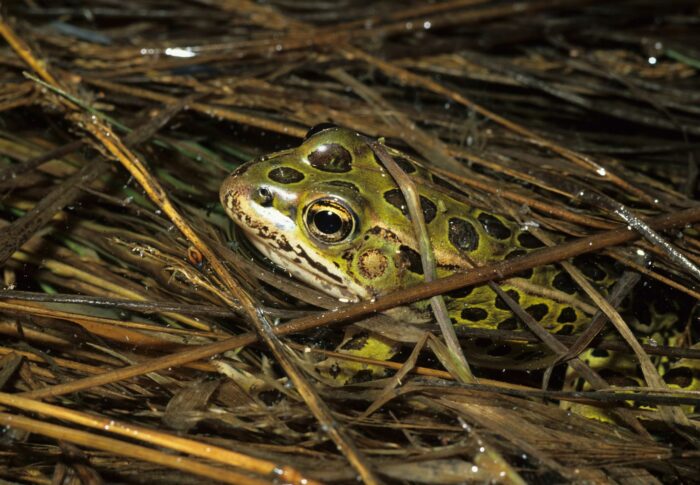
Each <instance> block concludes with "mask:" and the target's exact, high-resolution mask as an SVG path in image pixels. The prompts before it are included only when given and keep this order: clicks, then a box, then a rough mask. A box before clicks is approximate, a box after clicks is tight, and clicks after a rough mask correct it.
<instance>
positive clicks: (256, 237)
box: [220, 127, 676, 367]
mask: <svg viewBox="0 0 700 485" xmlns="http://www.w3.org/2000/svg"><path fill="white" fill-rule="evenodd" d="M386 149H387V150H388V152H389V154H390V155H391V156H392V157H393V158H394V160H395V161H396V162H397V163H398V164H399V166H400V167H401V168H402V169H403V170H404V172H406V173H407V174H409V175H410V176H411V177H412V178H413V180H414V181H415V184H416V187H417V188H418V191H419V193H420V202H421V208H422V211H423V216H424V218H425V222H426V225H427V230H428V232H429V236H430V240H431V243H432V247H433V251H434V253H435V258H436V261H437V272H438V276H439V277H440V276H446V275H449V274H452V273H454V272H457V271H468V270H469V268H470V267H472V266H471V263H474V264H477V265H481V264H486V263H489V262H494V261H501V260H504V259H508V258H511V257H514V256H518V255H522V254H526V253H528V252H530V251H532V250H534V249H536V248H538V247H540V246H542V244H541V243H540V241H539V240H538V239H537V238H536V237H535V236H534V235H533V234H531V233H530V232H528V231H527V229H526V228H524V227H521V226H520V225H518V224H517V223H515V222H513V221H512V220H510V219H508V218H506V217H504V216H502V215H500V214H497V213H495V212H492V211H489V210H486V209H484V208H480V207H476V206H474V205H472V204H469V203H468V202H467V199H466V197H465V196H464V195H462V194H460V193H459V192H457V191H455V190H454V188H450V187H448V186H449V184H448V183H447V182H446V181H444V180H442V179H440V178H439V177H437V176H435V175H434V174H431V173H429V172H428V171H427V170H425V169H424V168H422V166H420V165H419V164H418V163H417V161H416V160H414V159H412V158H411V157H409V156H408V155H406V154H404V153H402V152H399V151H397V150H394V149H391V148H389V147H386ZM220 197H221V202H222V204H223V206H224V208H225V210H226V212H227V214H228V215H229V216H230V217H231V218H232V219H233V221H235V223H236V224H238V225H239V226H240V227H241V228H242V230H243V231H244V233H245V234H246V236H247V237H248V239H249V240H250V241H251V242H252V244H253V245H254V246H255V247H256V248H257V249H258V250H259V251H260V252H261V253H262V254H264V255H265V256H267V257H268V258H269V259H270V260H272V261H273V262H274V263H276V264H277V265H279V266H282V267H283V268H285V269H286V270H287V271H288V272H290V273H291V274H292V275H294V276H295V277H296V278H298V279H300V280H302V281H304V282H306V283H308V284H309V285H311V286H313V287H315V288H317V289H319V290H322V291H323V292H325V293H327V294H329V295H332V296H334V297H336V298H338V299H339V300H341V301H345V302H350V301H358V300H367V299H371V298H375V297H378V296H381V295H384V294H387V293H390V292H392V291H395V290H397V289H400V288H404V287H408V286H412V285H415V284H418V283H419V282H421V281H423V268H422V265H421V258H420V255H419V253H418V244H417V242H416V238H415V236H414V229H413V225H412V223H411V221H410V219H409V216H408V211H407V207H406V202H405V200H404V198H403V196H402V193H401V191H400V190H399V188H398V187H397V185H396V183H395V181H394V180H393V178H392V177H391V176H390V175H389V174H388V172H387V171H386V169H385V168H384V166H383V165H382V163H381V162H380V161H379V160H378V159H377V157H376V156H375V153H374V152H373V150H372V148H371V146H370V145H369V143H368V139H367V138H366V137H365V136H363V135H360V134H358V133H356V132H354V131H351V130H347V129H343V128H338V127H332V128H327V129H323V130H320V131H319V132H317V133H315V134H313V135H311V136H309V137H307V139H306V140H305V141H304V142H303V143H302V144H301V145H300V146H298V147H296V148H292V149H287V150H283V151H279V152H277V153H273V154H271V155H268V156H265V157H262V158H259V159H256V160H253V161H251V162H248V163H246V164H244V165H242V166H240V167H239V168H238V169H236V170H235V171H234V172H233V173H231V175H230V176H229V177H228V178H227V179H226V180H225V181H224V183H223V184H222V186H221V192H220ZM578 263H579V264H578V266H579V267H580V268H581V269H582V271H583V272H584V274H585V275H586V277H587V278H588V279H589V280H590V281H591V282H593V283H595V284H597V285H598V286H599V287H600V288H602V289H604V288H606V287H608V286H609V285H610V283H611V281H612V280H613V275H612V274H611V272H610V268H609V267H606V266H605V265H601V264H598V263H597V262H596V259H595V258H582V260H579V261H578ZM500 285H501V288H502V289H503V290H504V291H505V292H506V293H507V294H508V295H510V296H511V297H512V298H513V299H514V300H515V301H516V302H518V304H519V305H520V306H521V307H522V308H523V309H524V310H525V311H526V312H527V313H529V314H530V315H531V316H532V317H533V318H534V319H535V320H537V321H538V322H539V323H540V324H541V325H543V326H544V327H545V328H546V329H547V330H548V331H550V332H551V333H554V334H563V335H570V334H575V333H576V332H577V331H579V330H580V329H581V327H582V325H583V324H584V323H586V322H589V321H590V317H591V314H592V313H593V311H594V310H595V307H594V306H593V305H592V304H591V303H590V302H588V301H587V300H586V298H585V296H584V294H583V293H582V292H581V291H580V290H579V288H578V287H577V285H575V284H574V282H573V281H572V279H571V278H570V276H569V275H568V273H566V272H565V271H564V270H562V269H560V268H558V267H557V266H554V265H547V266H541V267H538V268H534V269H531V270H528V271H526V272H524V273H521V274H519V275H517V276H516V277H513V278H510V279H508V280H505V281H501V282H500ZM445 299H446V302H447V305H448V309H449V311H450V317H451V321H452V322H453V324H454V325H455V326H468V327H470V328H479V329H488V330H509V331H512V330H520V329H521V328H522V325H523V324H522V323H521V322H520V321H519V319H518V318H517V317H516V316H515V315H514V314H513V312H512V311H511V310H510V309H509V307H508V306H507V305H506V303H505V301H503V300H502V299H501V298H500V297H499V296H498V295H497V294H496V293H495V292H494V290H493V289H492V288H490V287H489V286H488V285H481V286H474V287H468V288H463V289H460V290H457V291H453V292H451V293H448V294H447V295H445ZM411 308H412V310H413V311H412V312H411V315H413V317H407V318H408V319H409V320H411V318H414V319H415V320H416V321H420V320H421V319H422V318H423V319H424V318H425V314H426V304H425V303H418V304H415V305H413V306H412V307H411ZM662 317H663V318H654V319H653V321H650V322H649V328H647V333H649V334H650V335H651V334H653V332H655V331H657V330H660V329H661V328H662V327H668V326H669V325H671V324H673V322H675V321H676V317H675V315H674V314H673V313H672V312H670V311H669V312H668V313H667V314H666V315H665V316H664V315H662ZM652 327H653V328H652ZM365 338H366V337H365ZM476 340H477V341H481V342H477V343H479V344H480V347H481V349H482V350H481V352H480V354H481V356H479V359H478V360H479V361H483V362H487V363H489V362H496V364H495V365H497V366H509V365H510V366H514V367H515V365H514V363H515V361H516V360H523V361H524V360H527V359H529V358H532V357H533V355H532V354H533V353H536V352H539V351H530V352H529V354H530V355H528V352H512V353H511V350H512V348H511V346H508V345H503V344H501V345H496V344H495V343H493V342H490V341H489V340H488V339H476ZM347 348H348V349H356V350H357V349H361V348H362V345H358V344H357V342H355V343H354V344H352V345H348V346H347ZM392 352H393V351H391V350H388V348H383V350H378V349H377V348H376V346H375V348H374V350H371V351H366V352H365V355H368V356H370V357H373V356H376V357H377V358H388V357H390V356H391V355H392ZM469 358H470V361H471V360H473V359H474V358H475V355H474V353H473V352H471V353H470V354H469Z"/></svg>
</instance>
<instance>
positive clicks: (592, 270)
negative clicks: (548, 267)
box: [574, 256, 607, 281]
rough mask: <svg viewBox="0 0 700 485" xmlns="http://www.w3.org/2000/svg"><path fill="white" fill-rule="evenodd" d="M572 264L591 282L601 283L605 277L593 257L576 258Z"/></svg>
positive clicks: (604, 273)
mask: <svg viewBox="0 0 700 485" xmlns="http://www.w3.org/2000/svg"><path fill="white" fill-rule="evenodd" d="M574 264H575V265H576V267H577V268H578V269H580V270H581V273H583V274H584V276H585V277H586V278H588V279H591V280H593V281H602V280H604V279H605V277H606V276H607V273H606V272H605V271H604V270H603V269H602V268H601V267H600V266H598V265H597V264H596V258H595V257H591V256H577V257H575V258H574Z"/></svg>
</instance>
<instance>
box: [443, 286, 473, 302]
mask: <svg viewBox="0 0 700 485" xmlns="http://www.w3.org/2000/svg"><path fill="white" fill-rule="evenodd" d="M472 291H474V287H473V286H467V287H466V288H459V289H457V290H452V291H449V292H447V293H446V295H447V296H449V297H450V298H455V299H460V298H466V297H468V296H469V295H470V294H471V292H472Z"/></svg>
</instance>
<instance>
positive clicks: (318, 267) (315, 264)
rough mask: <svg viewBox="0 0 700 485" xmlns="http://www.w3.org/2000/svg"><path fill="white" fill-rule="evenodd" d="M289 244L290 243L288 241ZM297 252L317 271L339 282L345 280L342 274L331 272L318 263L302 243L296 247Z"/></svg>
mask: <svg viewBox="0 0 700 485" xmlns="http://www.w3.org/2000/svg"><path fill="white" fill-rule="evenodd" d="M287 245H289V244H288V243H287ZM290 250H291V247H290ZM295 252H296V253H297V254H298V255H299V256H301V257H302V258H304V259H305V260H306V262H307V264H308V265H309V266H311V267H312V268H314V269H315V270H316V271H318V272H319V273H322V274H324V275H326V276H328V277H329V278H330V279H332V280H334V281H337V282H338V283H342V282H343V280H342V278H341V277H340V276H338V275H334V274H333V273H331V272H330V271H328V270H327V269H326V267H325V266H324V265H322V264H320V263H318V262H317V261H315V260H314V259H313V258H311V257H309V255H308V254H307V253H306V251H305V250H304V248H302V247H301V246H300V245H298V244H297V249H296V251H295Z"/></svg>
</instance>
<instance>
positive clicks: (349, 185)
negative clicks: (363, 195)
mask: <svg viewBox="0 0 700 485" xmlns="http://www.w3.org/2000/svg"><path fill="white" fill-rule="evenodd" d="M328 185H334V186H336V187H345V188H346V189H349V190H352V191H353V192H357V193H359V192H360V189H359V188H358V187H357V185H355V184H353V183H352V182H346V181H344V180H331V181H330V182H328Z"/></svg>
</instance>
